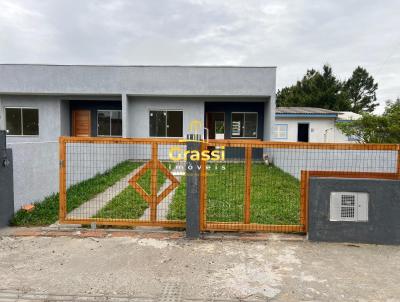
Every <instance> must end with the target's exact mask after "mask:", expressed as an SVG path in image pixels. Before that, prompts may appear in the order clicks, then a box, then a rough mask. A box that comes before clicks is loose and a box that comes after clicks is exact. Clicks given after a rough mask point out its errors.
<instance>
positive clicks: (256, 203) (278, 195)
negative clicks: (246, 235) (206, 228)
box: [168, 163, 300, 224]
mask: <svg viewBox="0 0 400 302" xmlns="http://www.w3.org/2000/svg"><path fill="white" fill-rule="evenodd" d="M219 165H220V164H219ZM214 167H216V164H213V165H211V169H210V170H209V172H208V176H207V221H218V222H242V221H243V212H244V211H243V209H244V184H245V169H244V164H243V163H229V164H225V168H226V169H225V170H220V169H214ZM251 183H252V190H251V206H250V213H251V217H250V220H251V222H252V223H262V224H298V223H299V205H300V184H299V181H298V180H297V179H296V178H294V177H292V176H291V175H289V174H287V173H285V172H283V171H282V170H280V169H279V168H276V167H274V166H266V165H265V164H263V163H255V164H253V165H252V179H251ZM185 196H186V186H185V180H184V178H182V181H181V185H180V186H179V187H178V189H177V190H176V193H175V196H174V200H173V202H172V204H171V205H170V209H169V213H168V219H185V215H186V212H185V205H186V202H185Z"/></svg>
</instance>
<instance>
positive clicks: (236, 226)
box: [200, 140, 400, 232]
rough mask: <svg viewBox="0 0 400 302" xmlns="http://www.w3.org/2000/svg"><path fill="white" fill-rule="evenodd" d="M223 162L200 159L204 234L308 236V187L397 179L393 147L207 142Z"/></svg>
mask: <svg viewBox="0 0 400 302" xmlns="http://www.w3.org/2000/svg"><path fill="white" fill-rule="evenodd" d="M202 149H208V150H221V149H224V151H225V158H224V160H223V161H220V162H218V161H214V162H212V161H211V162H210V161H207V162H206V161H203V162H202V165H205V166H207V168H206V169H203V170H202V173H201V188H200V208H201V217H200V218H201V219H200V224H201V229H202V230H203V231H268V232H307V225H308V221H307V220H308V215H307V213H308V183H309V178H310V177H312V176H315V175H319V176H323V177H368V178H372V177H378V178H389V179H393V178H394V177H397V178H399V177H400V146H399V145H394V144H329V143H324V144H322V143H281V142H263V141H251V140H241V141H240V140H226V141H217V140H214V141H209V142H207V143H203V147H202Z"/></svg>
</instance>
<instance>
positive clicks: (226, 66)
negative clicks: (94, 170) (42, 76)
mask: <svg viewBox="0 0 400 302" xmlns="http://www.w3.org/2000/svg"><path fill="white" fill-rule="evenodd" d="M0 66H67V67H73V66H82V67H182V68H274V69H276V68H277V66H260V65H258V66H249V65H236V66H235V65H123V64H121V65H119V64H46V63H43V64H42V63H0Z"/></svg>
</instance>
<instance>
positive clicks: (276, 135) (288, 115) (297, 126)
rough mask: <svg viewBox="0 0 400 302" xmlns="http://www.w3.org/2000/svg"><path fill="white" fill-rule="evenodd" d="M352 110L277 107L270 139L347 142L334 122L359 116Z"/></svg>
mask: <svg viewBox="0 0 400 302" xmlns="http://www.w3.org/2000/svg"><path fill="white" fill-rule="evenodd" d="M360 117H361V116H360V115H359V114H356V113H353V112H336V111H332V110H327V109H323V108H312V107H277V108H276V112H275V124H274V126H273V129H272V140H274V141H284V142H313V143H348V142H354V139H353V138H351V137H347V136H346V135H344V134H343V133H342V132H341V131H340V130H339V129H338V128H337V127H336V124H337V123H340V122H346V121H350V120H355V119H358V118H360Z"/></svg>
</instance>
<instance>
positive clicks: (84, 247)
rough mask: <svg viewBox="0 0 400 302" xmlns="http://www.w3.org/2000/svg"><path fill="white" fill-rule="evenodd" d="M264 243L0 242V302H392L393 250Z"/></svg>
mask: <svg viewBox="0 0 400 302" xmlns="http://www.w3.org/2000/svg"><path fill="white" fill-rule="evenodd" d="M244 238H245V237H244ZM269 238H271V239H270V240H263V241H260V240H259V241H247V240H228V239H225V240H221V239H213V240H212V239H209V240H185V239H168V240H160V239H156V238H143V237H141V238H137V237H120V238H117V237H105V238H94V237H88V238H71V237H10V236H2V237H0V280H1V283H0V289H2V291H1V295H3V296H2V298H0V301H2V302H3V301H5V300H4V299H8V298H9V301H17V299H19V298H18V297H16V296H15V292H23V293H28V294H34V293H37V294H38V295H39V294H42V295H55V296H57V295H58V296H73V297H74V298H75V299H78V298H80V297H83V298H80V299H81V300H85V299H86V301H114V300H115V299H117V298H121V299H122V298H124V299H125V300H122V301H193V300H196V299H199V300H200V301H213V300H215V301H218V300H226V301H391V302H393V301H400V287H399V283H400V247H399V246H379V245H354V244H336V243H312V242H308V241H304V240H290V241H286V240H279V239H278V240H277V238H276V237H275V236H271V237H269ZM278 238H279V237H278ZM5 291H14V296H11V297H8V298H7V297H4V295H5V294H4V292H5ZM1 295H0V296H1ZM93 297H97V298H96V299H98V300H94V299H95V298H93ZM21 298H22V297H21ZM33 298H35V297H33ZM33 298H32V299H33ZM139 298H141V299H144V300H134V299H139ZM1 299H3V300H1ZM106 299H109V300H106ZM112 299H114V300H112ZM129 299H131V300H129ZM145 299H147V300H145ZM50 300H51V299H50ZM53 300H56V299H55V298H54V299H53ZM18 301H23V300H21V299H19V300H18ZM115 301H118V300H115Z"/></svg>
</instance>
